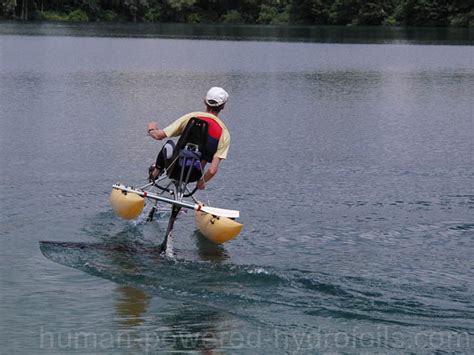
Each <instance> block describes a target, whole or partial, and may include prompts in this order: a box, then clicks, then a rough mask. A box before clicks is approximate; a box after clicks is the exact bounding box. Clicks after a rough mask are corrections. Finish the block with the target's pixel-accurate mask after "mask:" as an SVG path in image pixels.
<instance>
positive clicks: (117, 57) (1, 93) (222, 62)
mask: <svg viewBox="0 0 474 355" xmlns="http://www.w3.org/2000/svg"><path fill="white" fill-rule="evenodd" d="M32 26H33V27H32ZM34 26H36V29H35V27H34ZM48 26H49V27H48ZM54 26H57V27H58V28H56V29H54V30H51V31H52V32H51V31H50V30H48V31H50V32H48V31H46V32H47V33H46V34H45V35H43V36H34V35H32V34H34V33H35V31H36V33H38V31H39V30H38V28H41V26H39V25H31V26H30V27H23V26H20V25H14V24H11V23H7V24H0V28H1V30H0V33H2V34H3V35H1V36H0V147H1V149H0V168H1V174H0V182H1V184H0V186H1V190H0V201H1V207H2V214H1V216H0V222H1V227H0V238H1V241H2V248H1V251H0V255H1V261H0V275H1V278H0V286H1V288H0V296H1V304H0V319H1V320H0V326H1V328H0V340H1V344H2V350H1V352H2V353H3V352H5V353H6V354H10V353H14V352H17V353H29V354H33V353H35V354H37V353H45V354H50V353H57V354H63V353H65V352H76V353H81V354H82V353H100V354H103V353H114V354H116V353H119V354H132V353H137V352H158V351H175V352H186V351H197V352H201V353H205V354H211V353H216V354H224V353H229V354H234V353H248V354H254V353H259V354H269V353H298V354H306V353H308V354H309V353H311V354H312V353H320V352H332V353H336V352H342V353H374V352H377V353H406V352H412V353H432V352H436V351H438V352H440V353H442V352H459V353H471V352H473V351H474V262H473V250H474V215H473V213H474V158H473V151H474V143H473V142H474V139H473V138H474V123H473V117H474V101H473V93H474V47H472V46H458V45H455V44H459V43H464V44H465V43H472V37H469V36H472V35H469V33H468V34H467V35H466V34H465V35H463V36H464V37H462V38H463V39H462V40H459V38H458V39H456V38H454V39H452V40H451V41H450V40H449V37H446V38H444V37H443V38H444V39H441V40H439V42H437V41H438V38H437V37H433V36H432V35H430V34H429V33H430V32H429V31H432V30H426V31H428V34H427V32H423V31H422V30H420V31H419V33H418V35H417V36H418V37H417V38H430V40H429V41H428V42H429V43H431V44H433V43H444V44H451V45H424V44H416V43H425V42H423V41H421V42H420V41H419V40H414V41H412V40H411V39H410V38H409V37H403V36H402V38H397V39H393V38H391V37H384V36H383V35H382V34H379V35H380V36H379V35H377V36H379V38H385V39H384V40H381V41H379V40H372V41H371V40H370V38H369V39H367V37H360V38H359V40H358V41H356V42H360V43H359V44H354V43H353V44H347V43H303V42H298V41H297V39H298V37H295V38H294V40H295V41H294V42H291V43H289V42H281V41H265V39H266V38H267V37H261V38H259V39H260V41H247V40H245V39H246V38H245V37H244V38H242V37H238V38H234V39H238V41H232V40H220V41H216V40H213V39H210V38H208V39H201V40H192V39H176V38H124V37H119V38H107V37H101V36H102V35H104V34H108V35H110V36H114V35H118V34H120V33H122V32H120V31H119V30H118V29H117V31H111V29H110V28H108V29H107V28H105V29H103V28H102V30H101V31H102V32H100V33H97V30H95V31H96V32H94V33H93V34H91V33H89V32H88V31H87V29H90V27H87V26H86V27H84V28H85V29H86V30H85V31H84V32H83V33H82V34H84V33H85V34H90V35H91V37H80V36H78V35H80V34H81V33H80V31H79V33H78V29H77V27H74V26H73V28H76V30H75V31H76V32H74V31H73V30H71V27H68V26H64V25H54ZM54 26H53V25H47V26H45V27H44V28H46V29H48V28H51V27H54ZM61 26H62V27H61ZM178 27H179V26H178ZM128 28H130V27H128ZM34 29H35V30H34ZM254 30H255V28H254ZM68 31H69V32H68ZM71 31H72V32H73V33H71ZM107 31H109V32H107ZM122 31H123V32H126V31H125V30H124V29H122ZM189 31H190V30H189ZM262 31H264V30H262ZM346 31H347V29H346ZM373 31H377V30H376V29H374V30H373ZM178 32H179V31H178ZM179 33H180V32H179ZM179 33H178V36H180V35H179ZM19 34H21V35H19ZM43 34H44V33H43ZM218 34H219V32H215V35H218ZM167 35H170V34H167ZM359 35H361V34H359ZM359 35H357V33H356V34H354V33H353V34H352V36H353V37H354V38H356V37H357V36H359ZM155 36H158V35H157V34H155V35H153V36H151V37H155ZM466 36H467V37H466ZM204 37H209V36H208V35H205V36H204ZM211 37H212V36H211ZM224 37H225V38H227V37H226V36H224ZM250 37H251V36H250ZM415 37H416V36H415ZM201 38H202V37H201ZM344 38H346V37H341V38H340V40H334V41H335V42H344ZM220 39H222V37H220ZM267 39H274V38H267ZM326 39H327V38H326ZM326 39H325V38H321V40H320V41H317V40H315V38H313V39H312V40H309V41H308V42H329V40H326ZM364 42H372V43H379V44H370V43H364ZM381 42H387V43H386V44H380V43H381ZM428 42H426V43H428ZM214 85H218V86H222V87H224V88H226V90H228V91H229V93H230V99H229V102H228V104H227V106H226V108H225V110H224V111H223V112H222V118H223V120H224V121H225V122H226V123H227V126H228V127H229V130H230V132H231V134H232V144H231V150H230V154H229V159H228V161H225V162H223V163H222V165H221V170H220V171H219V174H218V176H217V177H216V178H215V180H213V181H212V182H211V184H210V186H209V187H208V189H207V190H206V191H204V192H199V197H200V198H201V199H203V200H210V201H211V202H212V204H213V205H216V206H219V207H223V208H233V209H239V210H240V211H241V220H242V222H243V223H244V225H245V226H244V229H243V232H242V234H241V235H240V236H239V237H238V238H237V239H235V240H233V241H231V242H229V243H227V244H225V245H223V246H214V245H212V244H210V243H209V242H206V240H204V239H203V238H202V236H200V235H199V234H197V233H196V232H195V227H194V223H193V218H192V216H191V213H189V214H188V215H187V216H186V215H184V216H181V218H180V220H179V222H178V223H177V226H176V229H175V233H174V236H175V249H176V250H175V251H176V255H175V257H174V258H171V259H166V258H163V257H160V256H159V255H157V253H156V246H157V245H159V243H160V242H161V240H162V237H163V234H164V229H165V227H166V226H165V224H166V220H161V221H157V222H153V223H148V224H145V223H143V222H142V221H139V222H126V221H123V220H120V219H118V218H117V217H116V216H115V215H114V214H113V213H112V211H111V209H110V207H109V204H108V194H109V193H110V190H111V185H112V184H113V183H115V182H117V181H121V182H123V183H127V184H133V185H139V184H141V183H143V182H144V181H145V178H146V175H147V167H148V165H149V164H150V162H151V161H152V160H153V159H154V156H155V154H156V152H157V150H158V149H159V147H160V143H158V142H156V141H153V140H152V139H150V138H149V137H147V135H146V123H147V122H148V121H150V120H155V121H157V122H158V124H159V125H160V126H165V125H167V124H168V123H170V122H172V121H173V120H174V119H175V118H177V117H179V116H180V115H182V114H184V113H187V112H189V111H192V110H200V109H202V98H203V96H204V94H205V92H206V90H207V89H208V88H209V87H210V86H214ZM43 240H50V241H57V242H68V243H63V244H61V243H57V244H53V245H46V246H44V247H43V248H42V249H43V250H40V244H39V242H40V241H43Z"/></svg>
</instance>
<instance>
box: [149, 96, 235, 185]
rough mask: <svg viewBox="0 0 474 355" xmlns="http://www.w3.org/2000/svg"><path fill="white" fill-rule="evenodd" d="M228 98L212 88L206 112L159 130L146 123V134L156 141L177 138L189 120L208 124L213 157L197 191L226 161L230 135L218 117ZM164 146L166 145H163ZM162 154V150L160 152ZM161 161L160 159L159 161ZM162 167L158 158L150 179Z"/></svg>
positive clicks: (186, 117) (199, 182)
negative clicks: (192, 119)
mask: <svg viewBox="0 0 474 355" xmlns="http://www.w3.org/2000/svg"><path fill="white" fill-rule="evenodd" d="M228 98H229V94H228V93H227V92H226V91H225V90H224V89H222V88H220V87H212V88H211V89H210V90H209V91H208V92H207V94H206V97H205V99H204V104H205V105H206V112H191V113H188V114H187V115H184V116H182V117H180V118H178V119H177V120H176V121H175V122H173V123H172V124H171V125H169V126H168V127H166V128H163V129H159V128H158V126H157V124H156V122H150V123H148V134H149V135H150V137H152V138H154V139H156V140H162V139H164V138H167V137H177V136H179V135H181V134H182V133H183V131H184V128H185V127H186V125H187V123H188V122H189V120H190V119H191V118H193V117H196V118H198V119H200V120H203V121H206V122H207V124H208V143H209V146H210V147H212V149H213V153H214V154H213V157H212V160H211V161H210V163H211V165H210V166H209V169H207V170H206V172H205V173H204V175H203V176H202V177H201V179H200V180H199V181H198V185H197V186H198V189H200V190H202V189H204V188H205V186H206V182H208V181H209V180H211V179H212V178H213V177H214V176H215V175H216V174H217V171H218V169H219V164H220V162H221V160H223V159H227V153H228V152H229V145H230V134H229V131H228V129H227V127H226V126H225V124H224V122H222V121H221V120H220V119H219V117H218V115H219V114H220V112H221V111H222V110H223V109H224V106H225V104H226V102H227V99H228ZM165 146H166V145H165ZM160 154H166V153H163V150H162V151H161V152H160ZM161 160H162V159H161ZM162 169H163V166H160V157H159V158H158V159H157V163H156V166H155V167H154V168H152V169H151V171H150V178H151V179H152V180H153V179H155V178H156V177H157V176H158V175H159V173H160V170H162Z"/></svg>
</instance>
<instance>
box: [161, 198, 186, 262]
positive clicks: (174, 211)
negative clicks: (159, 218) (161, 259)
mask: <svg viewBox="0 0 474 355" xmlns="http://www.w3.org/2000/svg"><path fill="white" fill-rule="evenodd" d="M180 210H181V207H178V206H175V205H173V208H172V209H171V216H170V219H169V220H168V228H166V234H165V239H164V240H163V243H161V245H160V253H163V252H166V248H167V247H168V238H169V236H170V235H171V231H172V230H173V226H174V221H176V217H178V213H179V211H180Z"/></svg>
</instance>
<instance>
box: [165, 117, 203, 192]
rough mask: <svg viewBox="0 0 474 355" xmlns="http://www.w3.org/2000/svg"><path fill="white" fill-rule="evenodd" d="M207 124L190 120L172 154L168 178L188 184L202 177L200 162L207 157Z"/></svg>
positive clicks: (195, 119)
mask: <svg viewBox="0 0 474 355" xmlns="http://www.w3.org/2000/svg"><path fill="white" fill-rule="evenodd" d="M207 141H208V124H207V122H206V121H203V120H200V119H198V118H195V117H193V118H191V119H190V120H189V122H188V124H187V125H186V127H185V128H184V131H183V133H182V134H181V136H180V138H179V140H178V142H177V143H176V147H175V150H174V153H173V156H172V158H171V159H170V160H171V165H170V166H169V167H168V169H167V174H168V177H169V178H170V179H172V180H177V181H179V182H180V183H184V184H188V183H190V182H195V181H198V180H199V179H200V178H201V177H202V173H203V166H202V164H203V163H202V161H203V159H204V158H205V157H206V156H207V154H206V152H207Z"/></svg>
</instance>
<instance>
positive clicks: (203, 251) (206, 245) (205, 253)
mask: <svg viewBox="0 0 474 355" xmlns="http://www.w3.org/2000/svg"><path fill="white" fill-rule="evenodd" d="M193 237H194V238H195V240H196V247H197V251H198V256H199V259H200V260H202V261H211V262H213V263H222V262H224V261H225V260H227V259H229V254H227V252H226V250H225V248H224V246H223V245H222V244H219V245H218V244H214V243H212V242H210V241H209V240H207V239H206V238H205V237H204V236H203V235H202V234H201V233H199V231H195V232H194V235H193Z"/></svg>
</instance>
